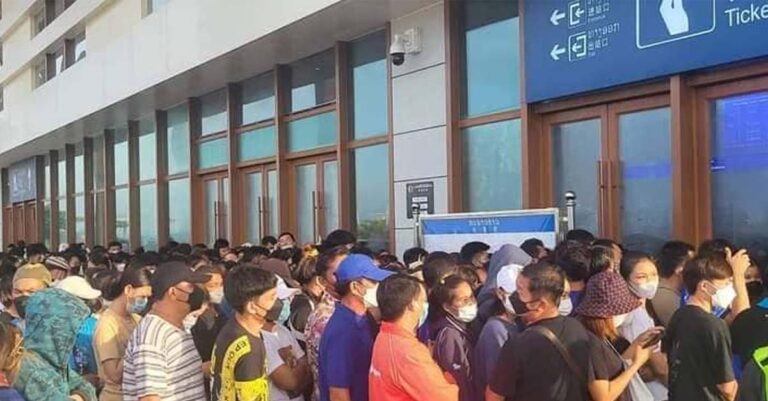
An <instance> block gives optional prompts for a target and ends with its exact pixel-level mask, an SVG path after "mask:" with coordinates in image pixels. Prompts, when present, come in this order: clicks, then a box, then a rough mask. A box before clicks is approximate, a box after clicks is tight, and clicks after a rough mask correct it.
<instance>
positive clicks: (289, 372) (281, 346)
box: [261, 277, 312, 401]
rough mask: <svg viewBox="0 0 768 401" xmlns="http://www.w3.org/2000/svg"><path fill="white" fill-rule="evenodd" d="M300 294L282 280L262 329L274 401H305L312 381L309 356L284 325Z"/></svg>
mask: <svg viewBox="0 0 768 401" xmlns="http://www.w3.org/2000/svg"><path fill="white" fill-rule="evenodd" d="M298 292H299V290H296V289H292V288H288V286H287V285H285V282H284V281H283V280H282V279H280V278H279V277H278V279H277V301H276V302H275V305H274V306H273V307H272V309H270V311H269V313H267V316H266V319H267V322H266V323H265V324H264V327H263V328H262V329H261V337H262V338H263V339H264V348H265V349H266V354H267V375H268V376H269V399H270V400H271V401H304V398H303V397H302V393H303V391H304V390H306V389H307V388H308V386H309V384H310V382H311V381H312V373H311V372H310V371H309V364H308V362H307V357H306V354H305V353H304V351H303V350H302V349H301V347H300V346H299V342H298V341H297V340H296V339H295V338H294V337H293V335H291V332H290V331H289V330H288V328H287V327H285V326H284V325H283V324H284V323H285V322H286V321H287V320H288V316H289V315H290V310H291V309H290V306H291V298H292V297H293V296H295V295H296V293H298Z"/></svg>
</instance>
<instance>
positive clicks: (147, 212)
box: [139, 184, 176, 250]
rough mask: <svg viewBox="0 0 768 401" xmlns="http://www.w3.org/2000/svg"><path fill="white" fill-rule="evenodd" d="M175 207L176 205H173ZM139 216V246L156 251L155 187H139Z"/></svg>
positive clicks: (149, 185) (148, 185) (147, 185)
mask: <svg viewBox="0 0 768 401" xmlns="http://www.w3.org/2000/svg"><path fill="white" fill-rule="evenodd" d="M173 207H176V204H173ZM139 214H140V218H141V220H140V223H139V226H140V227H141V246H143V247H144V248H145V249H147V250H150V249H152V250H156V249H157V242H158V239H157V187H156V185H155V184H146V185H142V186H140V187H139Z"/></svg>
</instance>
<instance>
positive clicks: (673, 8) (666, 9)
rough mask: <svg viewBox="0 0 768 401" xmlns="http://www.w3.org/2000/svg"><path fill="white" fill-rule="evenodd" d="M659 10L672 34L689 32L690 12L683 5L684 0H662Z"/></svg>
mask: <svg viewBox="0 0 768 401" xmlns="http://www.w3.org/2000/svg"><path fill="white" fill-rule="evenodd" d="M659 12H660V13H661V18H663V19H664V24H665V25H666V26H667V31H668V32H669V34H670V35H679V34H681V33H686V32H688V29H689V26H688V13H687V12H686V11H685V7H684V6H683V0H661V6H660V7H659Z"/></svg>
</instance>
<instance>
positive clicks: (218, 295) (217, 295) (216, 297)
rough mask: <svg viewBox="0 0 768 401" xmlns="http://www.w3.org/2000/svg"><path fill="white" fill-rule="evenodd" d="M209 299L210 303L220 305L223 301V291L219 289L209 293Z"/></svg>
mask: <svg viewBox="0 0 768 401" xmlns="http://www.w3.org/2000/svg"><path fill="white" fill-rule="evenodd" d="M208 295H209V296H210V297H211V303H213V304H220V303H221V301H222V300H224V290H223V289H219V290H216V291H211V292H210V293H209V294H208Z"/></svg>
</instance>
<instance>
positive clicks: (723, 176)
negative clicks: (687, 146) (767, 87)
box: [710, 92, 768, 254]
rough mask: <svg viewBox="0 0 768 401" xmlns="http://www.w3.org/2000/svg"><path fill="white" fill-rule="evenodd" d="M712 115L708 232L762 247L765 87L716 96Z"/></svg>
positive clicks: (767, 241) (767, 218) (767, 177)
mask: <svg viewBox="0 0 768 401" xmlns="http://www.w3.org/2000/svg"><path fill="white" fill-rule="evenodd" d="M711 116H712V130H711V132H712V137H711V142H710V143H711V146H710V148H711V151H710V152H711V157H712V160H711V161H710V169H711V174H710V183H711V186H712V233H713V235H714V237H715V238H725V239H728V240H731V241H733V242H734V243H736V245H737V246H739V247H745V248H748V249H750V250H754V249H755V248H757V249H761V250H762V249H766V248H768V234H766V229H765V228H766V227H768V208H766V205H768V191H766V190H765V189H764V185H765V183H766V182H768V92H757V93H751V94H747V95H740V96H734V97H730V98H724V99H719V100H717V101H715V102H713V104H712V110H711ZM750 254H752V252H750Z"/></svg>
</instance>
